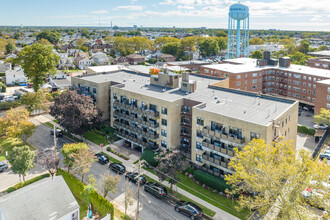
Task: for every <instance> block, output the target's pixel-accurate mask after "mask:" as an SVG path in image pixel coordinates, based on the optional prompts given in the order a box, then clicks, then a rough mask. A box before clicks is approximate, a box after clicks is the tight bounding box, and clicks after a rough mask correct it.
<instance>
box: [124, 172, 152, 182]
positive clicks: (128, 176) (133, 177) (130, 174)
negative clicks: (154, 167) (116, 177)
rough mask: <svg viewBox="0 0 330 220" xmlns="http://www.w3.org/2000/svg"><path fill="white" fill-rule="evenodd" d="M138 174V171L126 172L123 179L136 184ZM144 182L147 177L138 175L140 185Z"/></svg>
mask: <svg viewBox="0 0 330 220" xmlns="http://www.w3.org/2000/svg"><path fill="white" fill-rule="evenodd" d="M138 175H139V174H138V173H133V172H128V173H126V175H125V179H126V180H129V181H131V182H133V183H135V184H138ZM146 182H147V179H146V178H145V177H144V176H142V175H141V176H140V185H144V184H146Z"/></svg>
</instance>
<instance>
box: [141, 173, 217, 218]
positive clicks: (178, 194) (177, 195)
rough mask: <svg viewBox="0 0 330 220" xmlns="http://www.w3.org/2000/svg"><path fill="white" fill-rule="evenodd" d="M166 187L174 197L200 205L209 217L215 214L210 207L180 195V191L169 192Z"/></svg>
mask: <svg viewBox="0 0 330 220" xmlns="http://www.w3.org/2000/svg"><path fill="white" fill-rule="evenodd" d="M144 177H145V178H146V179H147V181H148V182H157V181H156V180H154V179H152V178H150V177H148V176H147V175H144ZM166 188H167V192H168V193H169V194H170V195H172V196H174V197H176V198H178V199H180V200H184V201H190V202H193V203H195V204H196V205H198V206H199V207H201V208H202V209H203V212H204V213H205V214H206V215H208V216H210V217H213V216H214V215H215V212H214V211H212V210H211V209H209V208H206V207H205V206H203V205H201V204H199V203H197V202H195V201H193V200H192V199H189V198H188V197H186V196H184V195H182V194H180V193H178V192H175V191H173V192H172V193H171V192H170V191H171V190H170V188H168V187H166Z"/></svg>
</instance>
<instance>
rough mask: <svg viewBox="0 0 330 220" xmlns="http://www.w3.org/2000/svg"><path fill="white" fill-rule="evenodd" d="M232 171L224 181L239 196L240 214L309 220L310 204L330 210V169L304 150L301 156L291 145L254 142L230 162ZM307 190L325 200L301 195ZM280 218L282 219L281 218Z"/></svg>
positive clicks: (266, 217) (236, 154) (237, 152)
mask: <svg viewBox="0 0 330 220" xmlns="http://www.w3.org/2000/svg"><path fill="white" fill-rule="evenodd" d="M229 168H230V169H232V170H235V173H234V174H232V175H226V177H225V179H226V181H227V183H228V184H230V185H231V186H232V187H231V190H230V191H229V192H228V193H230V194H231V195H240V196H239V199H238V200H237V202H238V204H239V206H238V207H236V208H237V209H238V210H241V209H243V208H248V209H250V210H257V211H258V212H259V213H260V214H261V215H262V216H265V219H309V218H310V217H311V216H312V215H311V213H312V212H313V211H312V209H310V207H309V205H308V203H310V204H313V205H316V204H317V205H320V207H324V208H325V210H329V205H330V203H329V193H330V192H329V189H328V188H326V187H325V185H324V183H328V184H329V182H328V175H329V173H330V166H328V165H327V164H326V162H319V161H318V160H314V159H313V158H312V157H311V155H310V153H309V152H307V151H304V150H301V151H299V152H298V154H297V151H296V150H295V148H294V147H293V146H292V145H291V143H290V142H280V143H276V144H275V146H274V144H265V142H264V141H263V140H260V139H254V140H252V142H251V143H249V144H247V145H245V146H244V148H242V150H238V149H237V148H235V156H234V157H233V158H232V159H231V160H230V163H229ZM307 187H311V188H312V189H313V190H317V191H318V192H321V190H323V192H325V193H324V196H321V197H320V196H308V199H306V198H305V197H304V196H303V195H302V192H303V191H305V189H306V188H307ZM279 214H280V215H279Z"/></svg>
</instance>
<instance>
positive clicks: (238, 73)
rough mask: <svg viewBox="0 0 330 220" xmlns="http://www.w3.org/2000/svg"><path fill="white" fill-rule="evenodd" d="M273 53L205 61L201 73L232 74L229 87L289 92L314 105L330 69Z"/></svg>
mask: <svg viewBox="0 0 330 220" xmlns="http://www.w3.org/2000/svg"><path fill="white" fill-rule="evenodd" d="M269 57H270V56H269ZM269 57H268V58H267V55H266V57H265V58H264V59H262V60H256V59H251V58H238V59H229V60H225V61H224V63H222V64H215V65H204V66H202V67H201V71H200V74H202V75H208V76H213V77H220V78H229V88H233V89H238V90H245V91H252V92H257V93H263V94H272V95H280V96H285V97H287V98H289V99H293V100H299V102H301V103H303V104H307V105H310V106H314V105H315V104H316V102H317V101H316V99H317V98H318V96H317V95H316V87H317V85H318V83H317V82H318V81H322V80H327V79H330V71H329V70H325V69H319V68H312V67H308V66H301V65H294V64H290V59H289V58H285V57H284V58H280V59H279V61H276V60H273V59H270V58H269ZM317 103H318V104H319V105H320V104H321V103H320V102H317ZM323 107H326V105H323ZM318 109H319V107H318ZM315 112H316V113H317V111H315Z"/></svg>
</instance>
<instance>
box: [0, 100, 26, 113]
mask: <svg viewBox="0 0 330 220" xmlns="http://www.w3.org/2000/svg"><path fill="white" fill-rule="evenodd" d="M20 104H21V103H19V102H17V101H16V102H1V103H0V111H1V110H9V109H11V108H16V107H17V106H19V105H20Z"/></svg>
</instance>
